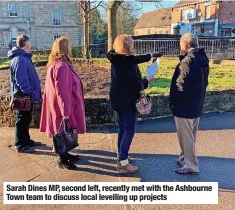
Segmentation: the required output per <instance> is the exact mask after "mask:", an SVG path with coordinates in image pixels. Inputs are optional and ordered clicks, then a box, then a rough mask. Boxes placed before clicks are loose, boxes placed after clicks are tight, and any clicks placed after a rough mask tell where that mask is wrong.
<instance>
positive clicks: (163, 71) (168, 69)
mask: <svg viewBox="0 0 235 210" xmlns="http://www.w3.org/2000/svg"><path fill="white" fill-rule="evenodd" d="M40 60H46V57H37V56H35V57H33V61H34V62H38V61H40ZM75 60H76V59H75ZM79 60H81V59H80V58H79ZM92 60H94V61H97V60H98V61H100V62H104V63H106V62H107V63H109V62H108V60H107V59H104V58H101V59H100V58H96V59H92ZM177 63H178V59H177V58H161V59H160V68H159V72H158V74H157V75H156V76H155V81H154V82H153V83H151V84H150V87H149V88H148V89H147V93H150V94H151V95H157V94H164V95H168V94H169V91H170V83H171V77H172V75H173V73H174V69H175V67H176V65H177ZM147 65H148V63H144V64H140V65H139V67H140V70H141V72H142V75H143V76H145V75H146V69H147ZM5 66H6V67H7V66H9V61H2V62H1V61H0V68H1V67H5ZM91 74H92V69H91ZM227 89H235V66H225V65H220V64H212V65H210V75H209V86H208V90H227Z"/></svg>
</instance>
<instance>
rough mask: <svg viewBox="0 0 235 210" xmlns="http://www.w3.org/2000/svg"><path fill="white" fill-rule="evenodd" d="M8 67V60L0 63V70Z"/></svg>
mask: <svg viewBox="0 0 235 210" xmlns="http://www.w3.org/2000/svg"><path fill="white" fill-rule="evenodd" d="M9 65H10V61H9V60H5V61H0V68H6V67H9Z"/></svg>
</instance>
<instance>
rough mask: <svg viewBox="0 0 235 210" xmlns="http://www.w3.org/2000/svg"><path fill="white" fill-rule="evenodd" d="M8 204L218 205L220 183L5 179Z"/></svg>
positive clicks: (5, 202) (5, 199) (5, 194)
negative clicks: (30, 180)
mask: <svg viewBox="0 0 235 210" xmlns="http://www.w3.org/2000/svg"><path fill="white" fill-rule="evenodd" d="M4 204H218V183H217V182H142V183H139V182H117V183H113V182H4Z"/></svg>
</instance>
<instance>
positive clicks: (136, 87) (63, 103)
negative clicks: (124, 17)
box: [9, 34, 209, 174]
mask: <svg viewBox="0 0 235 210" xmlns="http://www.w3.org/2000/svg"><path fill="white" fill-rule="evenodd" d="M180 46H181V50H182V51H183V52H184V56H181V57H180V59H181V61H180V63H179V64H178V65H177V67H176V69H175V73H174V75H173V78H172V83H171V90H170V108H171V110H172V112H173V115H174V119H175V125H176V130H177V134H178V138H179V143H180V148H181V154H180V157H179V159H178V160H177V162H178V164H179V165H180V166H181V167H180V168H179V169H177V170H176V172H177V173H180V174H187V173H197V172H199V166H198V161H197V158H196V156H195V140H196V133H197V129H198V124H199V119H200V116H201V114H202V109H203V104H204V98H205V93H206V87H207V85H208V75H209V60H208V58H207V56H206V53H205V52H204V50H203V49H200V48H199V46H198V39H197V37H196V36H195V35H193V34H185V35H184V36H182V38H181V40H180ZM29 50H30V42H29V37H28V36H27V35H20V36H19V37H18V38H17V48H13V50H12V51H10V52H9V58H11V59H12V60H11V81H12V82H11V86H12V87H14V88H12V91H13V92H14V93H16V92H17V93H19V94H21V95H29V96H30V97H31V101H32V103H35V102H37V101H40V100H41V93H40V81H39V78H38V75H37V73H36V70H35V68H34V66H33V64H32V61H31V56H32V55H31V54H30V53H29ZM71 52H72V49H71V44H70V41H69V40H68V38H67V37H60V38H58V39H56V41H55V42H54V44H53V47H52V51H51V54H50V56H49V61H48V65H47V68H48V70H47V76H46V82H45V91H44V97H43V104H42V114H41V124H40V130H41V131H42V132H46V134H47V136H48V137H53V135H55V134H57V133H58V132H59V125H60V123H61V121H62V119H69V120H70V122H71V124H72V126H73V127H74V128H76V129H77V131H78V133H85V132H86V123H85V108H84V95H83V85H82V81H81V79H80V77H79V75H78V74H77V73H76V71H75V70H74V68H73V66H72V61H71V54H72V53H71ZM152 57H154V58H157V57H161V53H154V54H146V55H136V54H135V50H134V41H133V39H132V38H131V37H130V36H128V35H120V36H118V37H117V38H116V40H115V42H114V45H113V50H112V51H110V52H109V53H108V54H107V58H108V59H109V61H110V62H111V87H110V101H111V105H112V108H113V110H114V111H116V112H117V115H118V127H119V130H118V142H117V149H118V151H117V156H118V162H117V170H118V172H119V173H132V172H136V171H137V170H138V167H137V166H134V165H132V164H130V161H131V158H130V157H129V156H128V153H129V149H130V146H131V143H132V140H133V137H134V135H135V129H136V121H137V110H136V106H135V104H136V101H137V99H138V97H139V95H140V91H141V90H142V89H146V88H148V84H149V83H150V82H152V81H153V78H150V79H148V80H147V79H142V76H141V73H140V70H139V67H138V64H140V63H144V62H148V61H150V60H151V58H152ZM31 112H32V110H30V111H29V112H20V111H17V113H16V140H15V146H16V148H17V151H22V152H27V151H29V152H30V148H29V146H35V145H39V144H40V143H39V142H34V141H32V140H30V137H29V132H28V128H29V124H30V121H31ZM77 159H79V156H78V155H76V156H75V155H72V154H70V153H66V154H63V155H60V160H59V166H60V167H62V168H67V169H75V168H76V165H74V164H73V161H74V160H77Z"/></svg>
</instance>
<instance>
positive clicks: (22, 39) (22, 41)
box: [16, 34, 29, 48]
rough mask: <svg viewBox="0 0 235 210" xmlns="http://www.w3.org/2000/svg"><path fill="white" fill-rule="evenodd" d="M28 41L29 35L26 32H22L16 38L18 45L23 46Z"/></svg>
mask: <svg viewBox="0 0 235 210" xmlns="http://www.w3.org/2000/svg"><path fill="white" fill-rule="evenodd" d="M27 41H29V36H28V35H26V34H20V35H19V36H18V37H17V39H16V46H17V47H20V48H22V47H24V46H25V45H26V42H27Z"/></svg>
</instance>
